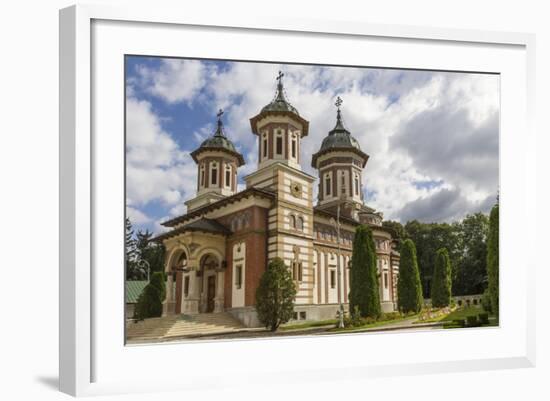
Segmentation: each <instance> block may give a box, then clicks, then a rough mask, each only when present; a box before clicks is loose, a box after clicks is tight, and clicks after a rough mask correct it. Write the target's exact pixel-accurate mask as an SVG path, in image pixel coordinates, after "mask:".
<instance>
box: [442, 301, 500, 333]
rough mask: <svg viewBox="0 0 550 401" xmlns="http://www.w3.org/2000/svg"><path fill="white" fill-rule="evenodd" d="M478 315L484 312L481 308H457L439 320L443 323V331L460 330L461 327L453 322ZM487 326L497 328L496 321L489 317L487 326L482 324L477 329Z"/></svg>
mask: <svg viewBox="0 0 550 401" xmlns="http://www.w3.org/2000/svg"><path fill="white" fill-rule="evenodd" d="M480 313H485V311H484V310H483V308H481V307H479V306H467V307H465V308H459V309H457V310H455V311H454V312H451V313H449V314H448V315H447V316H445V317H444V318H443V319H441V321H442V322H445V325H444V326H443V328H445V329H456V328H462V326H461V325H459V324H457V323H456V322H455V320H466V319H467V318H468V316H477V315H479V314H480ZM488 326H498V321H496V319H494V318H492V317H490V318H489V324H483V325H479V326H477V327H488ZM467 327H468V326H467Z"/></svg>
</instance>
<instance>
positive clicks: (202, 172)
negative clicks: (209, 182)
mask: <svg viewBox="0 0 550 401" xmlns="http://www.w3.org/2000/svg"><path fill="white" fill-rule="evenodd" d="M201 187H204V164H201Z"/></svg>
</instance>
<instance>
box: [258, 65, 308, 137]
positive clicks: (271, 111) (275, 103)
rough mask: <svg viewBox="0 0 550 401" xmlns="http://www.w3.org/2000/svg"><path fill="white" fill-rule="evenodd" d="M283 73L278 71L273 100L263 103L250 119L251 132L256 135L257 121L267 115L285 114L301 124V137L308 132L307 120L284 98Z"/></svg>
mask: <svg viewBox="0 0 550 401" xmlns="http://www.w3.org/2000/svg"><path fill="white" fill-rule="evenodd" d="M284 75H285V74H283V73H282V72H281V71H279V75H277V92H276V93H275V97H274V98H273V100H272V101H271V102H270V103H269V104H267V105H265V106H264V107H263V108H262V110H261V111H260V113H259V114H258V115H256V116H254V117H252V118H251V119H250V126H251V127H252V132H253V133H254V134H256V135H257V134H258V127H257V124H258V122H259V121H260V120H261V119H262V118H264V117H266V116H268V115H279V116H280V115H287V116H289V117H291V118H292V119H294V120H295V121H297V122H299V123H300V124H301V125H302V134H301V136H302V137H304V136H307V134H308V131H309V122H308V121H307V120H305V119H304V118H303V117H301V116H300V113H298V110H297V109H296V107H294V106H293V105H292V104H290V102H289V101H288V100H287V99H286V96H285V89H284V87H283V77H284Z"/></svg>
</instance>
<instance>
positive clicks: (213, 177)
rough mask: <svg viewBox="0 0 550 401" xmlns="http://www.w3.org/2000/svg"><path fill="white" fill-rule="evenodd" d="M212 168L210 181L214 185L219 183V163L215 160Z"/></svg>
mask: <svg viewBox="0 0 550 401" xmlns="http://www.w3.org/2000/svg"><path fill="white" fill-rule="evenodd" d="M211 166H212V167H211V170H210V183H211V184H212V185H218V163H216V162H213V163H212V165H211Z"/></svg>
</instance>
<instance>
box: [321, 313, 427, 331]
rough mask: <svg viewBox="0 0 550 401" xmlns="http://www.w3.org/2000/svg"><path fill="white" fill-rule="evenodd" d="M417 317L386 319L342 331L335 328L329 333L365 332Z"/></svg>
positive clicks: (401, 316)
mask: <svg viewBox="0 0 550 401" xmlns="http://www.w3.org/2000/svg"><path fill="white" fill-rule="evenodd" d="M417 316H418V314H414V315H405V316H403V315H400V316H399V317H397V318H393V319H387V320H378V321H376V322H373V323H368V324H364V325H362V326H355V327H346V328H343V329H340V328H337V327H336V328H334V329H331V330H329V331H331V332H337V333H345V332H353V331H361V330H365V329H373V328H376V327H383V326H386V325H389V324H392V323H399V322H401V321H403V320H408V319H412V318H415V317H417Z"/></svg>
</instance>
